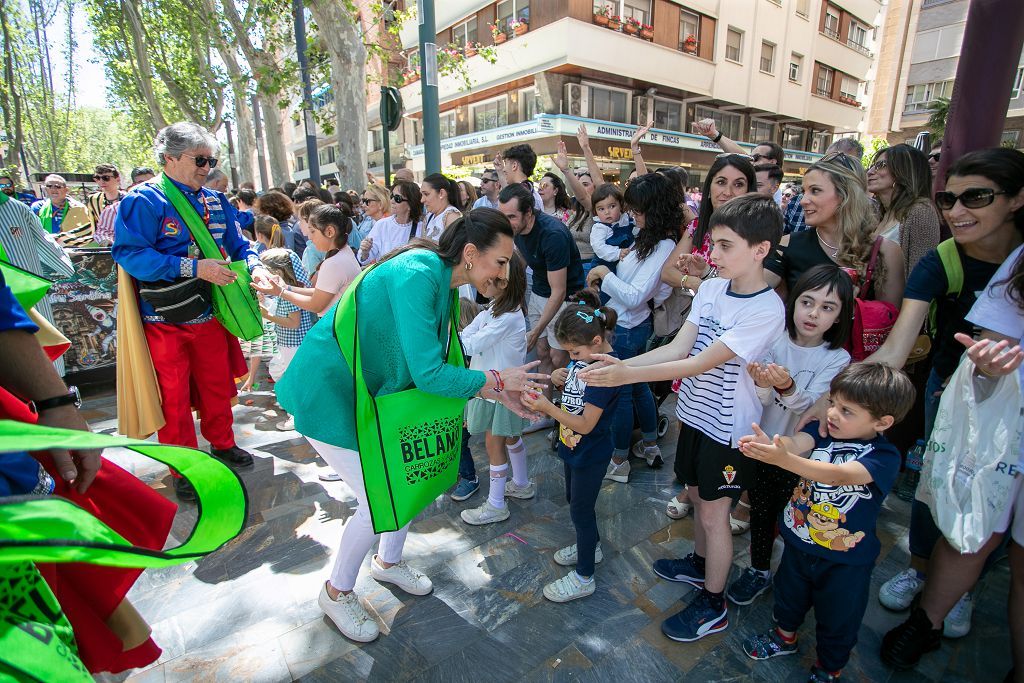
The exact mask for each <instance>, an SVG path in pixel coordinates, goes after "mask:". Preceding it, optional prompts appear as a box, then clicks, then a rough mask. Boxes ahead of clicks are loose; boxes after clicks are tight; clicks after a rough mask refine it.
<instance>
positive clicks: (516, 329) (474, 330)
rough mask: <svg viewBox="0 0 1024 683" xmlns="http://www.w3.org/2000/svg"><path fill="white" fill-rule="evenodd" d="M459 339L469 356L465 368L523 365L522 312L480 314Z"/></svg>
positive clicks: (487, 368) (524, 342) (523, 320)
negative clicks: (495, 314) (497, 314)
mask: <svg viewBox="0 0 1024 683" xmlns="http://www.w3.org/2000/svg"><path fill="white" fill-rule="evenodd" d="M459 339H461V340H462V347H463V349H465V351H466V355H467V356H472V360H471V361H470V363H469V367H470V368H471V369H473V370H485V371H486V370H504V369H505V368H517V367H519V366H520V365H522V364H523V363H525V362H526V317H525V316H524V315H523V312H522V311H511V312H509V313H503V314H501V315H499V316H497V317H495V316H494V315H492V314H491V311H490V310H486V311H480V313H479V314H478V315H477V316H476V317H475V318H473V322H471V323H469V324H468V325H466V329H464V330H463V331H462V332H460V333H459ZM487 400H490V399H487ZM491 402H492V403H493V401H491Z"/></svg>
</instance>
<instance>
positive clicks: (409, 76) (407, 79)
mask: <svg viewBox="0 0 1024 683" xmlns="http://www.w3.org/2000/svg"><path fill="white" fill-rule="evenodd" d="M418 80H420V72H419V71H417V70H416V69H414V68H412V67H406V68H405V69H403V70H402V85H409V84H410V83H415V82H416V81H418Z"/></svg>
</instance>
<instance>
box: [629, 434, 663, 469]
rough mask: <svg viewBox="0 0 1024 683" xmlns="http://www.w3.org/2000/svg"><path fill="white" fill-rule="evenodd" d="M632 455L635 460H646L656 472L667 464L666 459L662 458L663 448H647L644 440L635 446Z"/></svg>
mask: <svg viewBox="0 0 1024 683" xmlns="http://www.w3.org/2000/svg"><path fill="white" fill-rule="evenodd" d="M632 454H633V457H635V458H643V459H644V460H646V461H647V466H648V467H650V468H651V469H655V470H656V469H658V468H659V467H661V466H662V465H664V464H665V459H664V458H662V457H661V448H660V447H659V446H658V444H654V445H653V446H645V445H644V442H643V439H641V440H640V441H637V442H636V443H635V444H633V450H632Z"/></svg>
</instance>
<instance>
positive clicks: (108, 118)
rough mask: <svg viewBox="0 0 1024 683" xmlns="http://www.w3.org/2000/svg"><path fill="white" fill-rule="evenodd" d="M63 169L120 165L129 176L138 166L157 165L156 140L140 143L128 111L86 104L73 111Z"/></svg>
mask: <svg viewBox="0 0 1024 683" xmlns="http://www.w3.org/2000/svg"><path fill="white" fill-rule="evenodd" d="M64 158H65V161H64V166H63V167H62V168H61V170H62V171H66V172H68V173H92V171H93V168H94V167H95V166H96V164H98V163H111V164H114V165H115V166H117V168H118V169H120V171H121V175H122V176H123V177H127V176H128V173H129V171H131V169H132V167H134V166H153V165H154V164H155V163H156V159H154V158H153V153H152V141H149V142H148V143H147V144H139V142H138V140H137V139H136V138H135V136H134V134H133V132H132V131H131V128H130V126H129V125H128V115H127V114H125V113H123V112H120V111H112V110H109V109H93V108H82V109H77V110H75V111H73V112H72V114H71V126H70V128H69V130H68V141H67V147H66V149H65V156H64Z"/></svg>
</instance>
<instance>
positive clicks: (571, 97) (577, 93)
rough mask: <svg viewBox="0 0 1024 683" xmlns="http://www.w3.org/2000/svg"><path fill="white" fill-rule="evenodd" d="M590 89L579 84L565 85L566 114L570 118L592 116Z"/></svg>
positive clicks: (564, 105) (564, 104)
mask: <svg viewBox="0 0 1024 683" xmlns="http://www.w3.org/2000/svg"><path fill="white" fill-rule="evenodd" d="M589 95H590V88H588V87H587V86H585V85H580V84H579V83H566V84H565V101H564V103H563V107H564V109H565V113H566V114H569V115H570V116H582V117H588V116H590V101H589Z"/></svg>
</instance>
